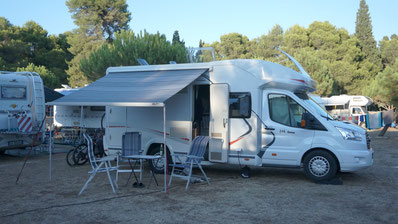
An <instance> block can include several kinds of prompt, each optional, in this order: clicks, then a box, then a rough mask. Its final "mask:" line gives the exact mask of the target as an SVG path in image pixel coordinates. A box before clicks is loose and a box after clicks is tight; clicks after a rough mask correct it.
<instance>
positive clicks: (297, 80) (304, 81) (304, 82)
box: [292, 79, 308, 85]
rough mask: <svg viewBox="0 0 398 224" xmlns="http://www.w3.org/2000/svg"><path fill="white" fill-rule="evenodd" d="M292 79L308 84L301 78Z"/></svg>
mask: <svg viewBox="0 0 398 224" xmlns="http://www.w3.org/2000/svg"><path fill="white" fill-rule="evenodd" d="M292 80H294V81H297V82H302V83H304V84H306V85H308V84H307V83H306V82H305V81H304V80H302V79H292Z"/></svg>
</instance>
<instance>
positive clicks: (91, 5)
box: [66, 0, 131, 42]
mask: <svg viewBox="0 0 398 224" xmlns="http://www.w3.org/2000/svg"><path fill="white" fill-rule="evenodd" d="M66 6H68V8H69V12H70V13H72V18H73V19H74V22H75V24H76V25H77V26H78V27H79V28H80V29H81V30H84V31H85V33H86V35H87V36H97V37H98V38H100V37H105V38H106V40H107V41H108V42H111V41H112V38H113V34H114V33H115V32H118V31H120V30H122V29H128V22H129V21H130V19H131V13H130V12H128V11H127V3H126V0H69V1H66Z"/></svg>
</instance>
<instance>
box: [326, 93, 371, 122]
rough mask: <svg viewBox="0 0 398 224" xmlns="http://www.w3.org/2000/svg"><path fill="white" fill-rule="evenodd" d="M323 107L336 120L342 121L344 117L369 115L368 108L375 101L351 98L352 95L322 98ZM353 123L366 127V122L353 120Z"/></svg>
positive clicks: (365, 98) (364, 97) (358, 97)
mask: <svg viewBox="0 0 398 224" xmlns="http://www.w3.org/2000/svg"><path fill="white" fill-rule="evenodd" d="M321 99H322V105H324V106H325V108H326V110H327V111H329V113H330V114H331V115H332V116H333V117H334V118H336V119H337V120H342V118H343V117H352V116H356V117H358V116H361V115H366V114H367V113H368V106H369V105H371V104H372V103H373V101H372V100H371V99H370V98H368V97H366V96H351V95H339V96H331V97H322V98H321ZM352 121H353V123H356V122H358V123H356V124H358V125H360V126H362V127H365V126H366V124H365V121H363V122H362V123H361V122H360V121H359V120H357V119H353V120H352Z"/></svg>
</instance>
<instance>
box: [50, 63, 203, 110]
mask: <svg viewBox="0 0 398 224" xmlns="http://www.w3.org/2000/svg"><path fill="white" fill-rule="evenodd" d="M206 71H207V69H187V70H162V71H128V72H125V71H124V72H111V73H109V74H108V75H106V76H104V77H102V78H101V79H99V80H97V81H95V82H93V83H91V84H90V85H88V86H86V87H84V88H82V89H80V90H78V91H76V92H74V93H71V94H69V95H67V96H64V97H62V98H60V99H57V100H55V101H53V102H50V103H48V104H47V105H65V106H66V105H69V106H72V105H73V106H143V107H148V106H151V107H153V106H155V107H156V106H158V107H161V106H163V105H164V102H165V101H166V100H167V99H169V98H170V97H172V96H173V95H174V94H176V93H177V92H179V91H180V90H181V89H183V88H185V87H186V86H188V85H189V84H190V83H192V82H193V81H194V80H195V79H197V78H198V77H199V76H200V75H202V74H203V73H204V72H206Z"/></svg>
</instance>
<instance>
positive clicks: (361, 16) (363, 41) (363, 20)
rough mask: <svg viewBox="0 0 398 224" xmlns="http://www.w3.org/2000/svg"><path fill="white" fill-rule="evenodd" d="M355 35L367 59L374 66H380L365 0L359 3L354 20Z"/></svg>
mask: <svg viewBox="0 0 398 224" xmlns="http://www.w3.org/2000/svg"><path fill="white" fill-rule="evenodd" d="M355 36H356V37H357V38H358V39H359V43H360V45H361V47H362V51H363V53H364V56H365V58H367V59H369V60H370V61H371V62H372V63H374V64H375V65H376V66H381V60H380V56H379V52H378V49H377V43H376V40H375V39H374V37H373V33H372V20H371V18H370V13H369V7H368V5H367V4H366V1H365V0H361V2H360V3H359V9H358V12H357V19H356V22H355Z"/></svg>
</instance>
